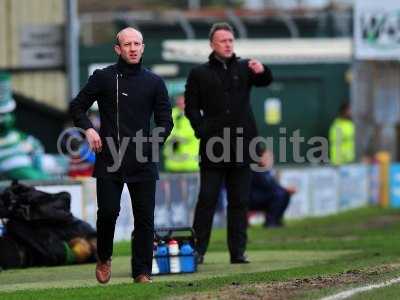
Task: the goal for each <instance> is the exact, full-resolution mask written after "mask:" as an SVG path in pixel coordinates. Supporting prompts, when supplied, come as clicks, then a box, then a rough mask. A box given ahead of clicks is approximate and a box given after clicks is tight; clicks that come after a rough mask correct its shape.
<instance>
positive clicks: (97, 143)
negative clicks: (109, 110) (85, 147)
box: [85, 128, 102, 153]
mask: <svg viewBox="0 0 400 300" xmlns="http://www.w3.org/2000/svg"><path fill="white" fill-rule="evenodd" d="M85 134H86V139H87V141H88V143H89V146H90V149H92V150H93V151H94V152H97V153H98V152H100V151H101V147H102V144H101V139H100V136H99V134H98V133H97V131H96V130H94V129H93V128H89V129H86V131H85Z"/></svg>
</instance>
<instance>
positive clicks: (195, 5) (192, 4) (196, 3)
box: [188, 0, 201, 10]
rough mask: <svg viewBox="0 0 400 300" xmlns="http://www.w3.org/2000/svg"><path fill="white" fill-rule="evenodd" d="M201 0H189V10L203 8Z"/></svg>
mask: <svg viewBox="0 0 400 300" xmlns="http://www.w3.org/2000/svg"><path fill="white" fill-rule="evenodd" d="M200 2H201V0H188V8H189V9H191V10H198V9H200V7H201V3H200Z"/></svg>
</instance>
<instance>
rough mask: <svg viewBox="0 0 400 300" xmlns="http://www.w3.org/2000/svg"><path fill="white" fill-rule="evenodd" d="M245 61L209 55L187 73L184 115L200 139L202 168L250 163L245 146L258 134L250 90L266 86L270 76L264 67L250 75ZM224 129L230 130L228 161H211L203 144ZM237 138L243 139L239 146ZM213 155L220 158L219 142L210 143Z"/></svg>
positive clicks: (247, 149)
mask: <svg viewBox="0 0 400 300" xmlns="http://www.w3.org/2000/svg"><path fill="white" fill-rule="evenodd" d="M248 62H249V60H247V59H239V58H238V57H236V56H235V55H233V56H232V57H231V58H230V59H229V60H228V61H226V62H222V61H220V60H218V59H217V58H216V57H215V54H214V53H211V54H210V56H209V61H208V62H207V63H204V64H202V65H200V66H197V67H195V68H193V69H192V70H191V72H190V74H189V77H188V79H187V83H186V90H185V100H186V107H185V115H186V116H187V117H188V119H189V120H190V123H191V125H192V127H193V129H194V131H195V134H196V136H197V137H198V138H200V160H201V162H200V165H201V166H203V167H221V166H222V167H224V166H246V165H248V164H249V163H251V162H254V160H253V159H251V156H250V152H249V145H250V142H251V140H252V139H253V138H255V137H256V136H257V135H258V133H257V127H256V123H255V119H254V115H253V112H252V109H251V105H250V91H251V87H252V86H267V85H269V84H270V83H271V82H272V73H271V70H270V69H269V68H268V67H267V66H265V65H264V72H263V73H261V74H254V73H253V72H252V71H251V70H250V68H249V67H248ZM224 128H225V129H229V130H230V134H229V146H230V151H227V152H226V153H228V154H229V156H230V157H229V161H225V162H224V161H222V162H212V161H211V160H210V157H208V156H207V155H206V144H207V142H208V141H209V140H210V138H212V137H223V131H224ZM238 138H243V147H241V145H240V140H241V139H238ZM238 141H239V147H237V142H238ZM225 148H226V147H225ZM213 152H214V155H215V156H216V157H222V154H223V148H222V145H221V143H216V144H214V147H213ZM241 154H242V155H241Z"/></svg>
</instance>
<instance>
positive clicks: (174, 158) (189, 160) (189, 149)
mask: <svg viewBox="0 0 400 300" xmlns="http://www.w3.org/2000/svg"><path fill="white" fill-rule="evenodd" d="M172 119H173V121H174V128H173V129H172V132H171V134H170V136H169V137H168V139H167V141H166V143H165V145H164V148H163V155H164V167H165V170H166V171H168V172H197V171H198V170H199V162H198V155H199V145H200V142H199V140H198V139H197V138H196V136H195V135H194V131H193V128H192V126H191V125H190V122H189V119H188V118H186V117H185V116H184V114H183V112H182V111H181V110H180V109H179V108H177V107H174V108H173V109H172ZM174 145H175V146H176V147H175V146H174Z"/></svg>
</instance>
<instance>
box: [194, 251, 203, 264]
mask: <svg viewBox="0 0 400 300" xmlns="http://www.w3.org/2000/svg"><path fill="white" fill-rule="evenodd" d="M196 260H197V264H198V265H201V264H202V263H203V262H204V255H202V254H199V253H197V255H196Z"/></svg>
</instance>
